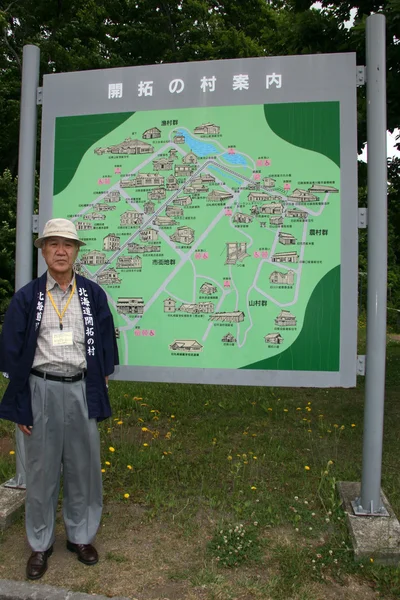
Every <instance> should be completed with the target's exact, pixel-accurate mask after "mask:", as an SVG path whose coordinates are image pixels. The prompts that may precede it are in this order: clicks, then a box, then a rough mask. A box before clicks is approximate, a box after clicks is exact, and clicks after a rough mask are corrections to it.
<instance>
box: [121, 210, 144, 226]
mask: <svg viewBox="0 0 400 600" xmlns="http://www.w3.org/2000/svg"><path fill="white" fill-rule="evenodd" d="M142 223H143V213H141V212H138V211H137V210H127V211H126V212H124V213H122V215H121V217H120V224H121V225H142Z"/></svg>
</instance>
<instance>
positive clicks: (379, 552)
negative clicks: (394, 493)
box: [337, 481, 400, 565]
mask: <svg viewBox="0 0 400 600" xmlns="http://www.w3.org/2000/svg"><path fill="white" fill-rule="evenodd" d="M337 487H338V491H339V495H340V498H341V500H342V502H343V508H344V510H345V511H346V518H347V525H348V528H349V532H350V536H351V540H352V544H353V548H354V558H355V560H356V561H360V560H362V559H365V558H367V559H369V558H373V559H374V561H375V562H376V563H378V564H381V565H399V564H400V523H399V521H398V520H397V518H396V515H395V514H394V512H393V509H392V507H391V506H390V504H389V501H388V499H387V498H386V496H385V494H384V493H383V492H382V490H381V497H382V501H383V504H384V506H385V508H386V510H387V511H388V513H389V516H388V517H365V516H356V515H355V514H354V512H353V508H352V506H351V501H352V500H355V499H356V498H358V497H359V496H360V495H361V484H360V483H358V482H348V481H341V482H339V483H338V485H337Z"/></svg>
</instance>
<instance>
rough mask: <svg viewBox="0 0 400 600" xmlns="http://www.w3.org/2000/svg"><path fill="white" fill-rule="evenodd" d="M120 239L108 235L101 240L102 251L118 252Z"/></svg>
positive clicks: (113, 234) (113, 235) (116, 236)
mask: <svg viewBox="0 0 400 600" xmlns="http://www.w3.org/2000/svg"><path fill="white" fill-rule="evenodd" d="M120 242H121V238H120V237H119V236H118V235H115V233H109V234H108V235H106V237H105V238H103V250H119V247H120Z"/></svg>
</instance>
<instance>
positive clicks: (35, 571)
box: [26, 546, 53, 579]
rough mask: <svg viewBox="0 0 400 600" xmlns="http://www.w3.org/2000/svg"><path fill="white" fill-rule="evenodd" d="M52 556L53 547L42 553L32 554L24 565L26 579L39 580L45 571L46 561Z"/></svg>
mask: <svg viewBox="0 0 400 600" xmlns="http://www.w3.org/2000/svg"><path fill="white" fill-rule="evenodd" d="M52 554H53V546H50V548H49V549H48V550H45V551H44V552H32V554H31V555H30V557H29V559H28V564H27V565H26V576H27V578H28V579H40V578H41V577H42V576H43V575H44V574H45V573H46V571H47V559H48V558H49V556H51V555H52Z"/></svg>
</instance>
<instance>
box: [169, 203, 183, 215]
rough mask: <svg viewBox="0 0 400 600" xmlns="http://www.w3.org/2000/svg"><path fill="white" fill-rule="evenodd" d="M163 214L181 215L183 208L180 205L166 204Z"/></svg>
mask: <svg viewBox="0 0 400 600" xmlns="http://www.w3.org/2000/svg"><path fill="white" fill-rule="evenodd" d="M165 214H166V215H167V217H183V208H181V207H180V206H167V208H166V209H165Z"/></svg>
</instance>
